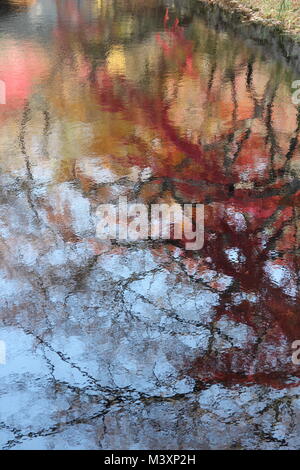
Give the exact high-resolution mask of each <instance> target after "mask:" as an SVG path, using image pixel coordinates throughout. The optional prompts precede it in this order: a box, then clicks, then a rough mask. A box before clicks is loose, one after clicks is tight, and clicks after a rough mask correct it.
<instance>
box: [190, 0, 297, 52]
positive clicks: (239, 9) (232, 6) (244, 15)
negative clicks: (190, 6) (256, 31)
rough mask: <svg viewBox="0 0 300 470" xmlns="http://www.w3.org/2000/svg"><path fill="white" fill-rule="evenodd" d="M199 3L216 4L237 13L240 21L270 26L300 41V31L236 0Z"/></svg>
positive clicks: (206, 0)
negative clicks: (287, 26) (287, 27)
mask: <svg viewBox="0 0 300 470" xmlns="http://www.w3.org/2000/svg"><path fill="white" fill-rule="evenodd" d="M198 1H199V2H200V3H207V4H208V5H216V6H218V7H220V8H222V9H223V10H226V11H228V12H233V13H236V14H238V16H239V18H240V21H241V22H244V23H245V22H246V23H256V24H260V25H263V26H266V27H268V26H269V27H271V28H272V29H275V30H277V32H280V33H281V34H284V35H286V36H289V37H290V38H291V39H293V40H294V41H297V42H299V43H300V31H296V30H293V29H286V27H285V25H284V23H283V22H282V21H280V20H277V19H275V18H266V17H265V16H264V15H263V13H262V12H260V11H259V10H258V9H254V8H253V9H252V8H249V7H245V5H243V4H241V3H240V2H239V1H238V0H198Z"/></svg>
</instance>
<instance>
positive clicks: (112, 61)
mask: <svg viewBox="0 0 300 470" xmlns="http://www.w3.org/2000/svg"><path fill="white" fill-rule="evenodd" d="M107 70H108V72H109V73H111V74H120V75H124V74H125V72H126V60H125V54H124V49H123V47H122V46H114V47H112V48H111V50H110V51H109V53H108V56H107Z"/></svg>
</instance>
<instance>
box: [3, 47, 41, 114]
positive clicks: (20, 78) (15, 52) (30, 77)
mask: <svg viewBox="0 0 300 470" xmlns="http://www.w3.org/2000/svg"><path fill="white" fill-rule="evenodd" d="M1 47H2V52H3V53H5V61H3V62H2V63H0V80H3V81H4V83H5V85H6V109H7V108H8V109H17V108H21V107H23V106H24V102H25V100H26V99H28V97H29V95H30V94H31V92H32V87H33V85H34V84H35V83H37V82H39V81H40V80H41V79H42V78H43V77H44V76H45V74H46V73H47V69H48V61H47V59H46V57H45V55H44V54H43V52H42V51H41V50H40V49H39V48H38V47H37V46H34V45H33V44H32V45H31V44H24V42H22V43H20V44H19V43H17V42H13V41H6V42H5V41H2V43H1Z"/></svg>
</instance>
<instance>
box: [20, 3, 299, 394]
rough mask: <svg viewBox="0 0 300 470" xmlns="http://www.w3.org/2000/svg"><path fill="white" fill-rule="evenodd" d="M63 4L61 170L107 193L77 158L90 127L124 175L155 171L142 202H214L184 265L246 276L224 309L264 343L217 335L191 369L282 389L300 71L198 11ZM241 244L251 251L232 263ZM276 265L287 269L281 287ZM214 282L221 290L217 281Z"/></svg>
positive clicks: (97, 147)
mask: <svg viewBox="0 0 300 470" xmlns="http://www.w3.org/2000/svg"><path fill="white" fill-rule="evenodd" d="M56 3H57V9H58V23H57V28H56V30H55V47H56V48H57V50H58V51H60V53H61V51H65V54H64V56H65V57H64V60H63V63H62V64H61V65H60V67H59V68H55V69H54V70H53V74H52V75H51V77H50V78H49V80H48V82H47V86H46V87H45V90H46V96H47V101H48V102H49V109H48V110H47V112H45V117H46V120H48V121H49V122H50V123H51V120H52V118H55V116H58V117H59V118H60V129H59V130H58V132H60V133H61V138H62V141H63V147H62V149H63V155H64V156H63V157H62V159H61V161H60V164H59V168H58V170H57V179H58V180H59V181H63V180H73V179H77V180H78V182H80V183H81V185H82V190H83V191H84V192H85V194H87V195H91V194H93V197H94V198H95V197H96V198H97V196H95V191H96V194H97V189H98V188H99V187H101V182H97V181H95V180H94V179H93V177H92V176H91V175H87V174H84V171H82V169H81V170H80V169H79V165H78V161H79V160H81V159H82V158H84V157H82V153H83V149H85V150H86V147H87V140H86V138H85V137H84V136H83V135H82V130H81V126H82V125H83V124H85V125H86V126H88V129H89V154H90V155H92V156H101V164H105V165H106V166H107V167H108V168H110V169H111V170H112V171H113V172H114V173H115V174H117V175H124V176H126V174H127V173H128V169H129V168H131V167H132V166H138V167H141V168H146V167H151V168H152V169H153V177H152V180H151V181H150V182H149V181H147V182H144V183H140V184H139V185H138V187H137V188H136V191H135V192H134V194H132V197H133V198H140V199H141V200H144V201H146V202H149V203H150V202H154V201H158V200H159V201H162V200H170V198H171V199H172V200H175V201H178V202H192V201H194V202H204V203H205V205H206V236H207V240H206V243H205V247H204V249H203V250H202V251H201V253H200V254H192V255H191V254H188V253H187V254H186V258H185V261H184V262H183V264H184V266H187V265H189V264H191V265H193V266H194V267H195V272H198V274H199V276H200V275H201V272H204V271H205V270H206V269H208V268H210V269H213V270H215V271H216V272H218V273H222V274H224V275H227V276H230V277H232V278H233V279H234V282H233V284H232V285H231V286H230V288H228V289H225V290H224V293H223V294H222V298H221V303H220V305H219V307H218V315H219V318H220V317H222V316H223V315H227V316H228V317H229V318H231V319H233V320H235V321H237V322H241V323H245V324H248V325H249V326H251V327H252V328H253V329H254V331H255V333H256V336H257V340H256V341H255V342H254V343H249V346H248V347H247V349H246V351H244V352H241V351H240V350H239V351H237V350H236V349H235V348H232V349H230V350H229V352H228V351H227V352H226V353H222V354H221V353H220V354H218V353H216V352H212V351H213V349H212V345H211V347H210V349H209V351H208V353H207V356H206V357H205V358H204V359H203V358H202V359H201V360H198V361H195V364H194V365H193V367H192V368H191V374H192V375H193V376H196V377H198V378H199V380H200V381H204V382H206V381H208V382H214V381H221V382H225V383H236V382H243V383H252V382H258V383H267V384H271V385H273V386H282V385H283V384H285V383H286V382H287V381H288V378H289V376H291V375H294V376H297V377H298V376H299V372H297V369H295V368H294V369H293V367H292V366H291V364H290V355H291V350H290V344H291V342H292V341H293V340H294V339H299V338H300V321H299V317H298V308H297V304H298V303H299V290H298V282H299V279H298V276H299V267H298V256H299V228H300V226H299V209H298V206H299V197H300V181H299V177H298V174H299V141H298V139H299V130H300V114H299V110H297V109H296V108H295V107H294V105H293V104H292V101H291V96H290V94H291V92H290V91H289V88H288V86H289V82H290V80H291V76H288V73H287V72H286V70H284V69H282V68H281V67H280V65H276V64H265V63H264V60H263V59H264V58H263V56H260V55H259V54H257V55H255V54H254V53H252V52H251V51H249V50H248V49H247V47H245V46H244V45H241V44H239V43H238V42H237V41H235V42H234V43H233V42H232V40H231V37H230V35H226V34H218V33H216V32H214V31H211V30H209V29H207V28H206V27H205V25H204V24H203V23H202V22H201V21H200V20H198V19H197V18H196V19H194V20H193V21H192V22H191V23H190V24H189V25H188V26H187V27H186V28H185V29H184V28H183V27H182V26H181V25H180V21H179V20H178V19H177V18H176V17H173V16H172V12H171V11H168V10H167V11H166V10H162V7H160V8H156V7H157V1H154V0H153V1H152V2H150V1H149V2H147V15H146V14H143V17H142V18H143V19H142V20H141V21H140V17H139V6H140V5H141V3H139V2H137V1H133V0H132V1H129V0H128V1H122V2H108V1H100V2H98V3H97V5H98V8H99V13H98V19H97V22H91V21H89V19H88V12H84V11H80V10H78V9H77V6H76V2H73V1H72V0H68V1H65V2H61V1H59V0H57V2H56ZM142 6H143V9H144V8H145V3H144V2H143V5H142ZM126 12H127V16H126V14H125V13H126ZM70 18H71V21H70ZM163 26H164V30H163V32H159V31H161V29H162V27H163ZM153 31H154V32H153ZM108 32H109V33H108ZM108 34H109V37H108ZM133 39H134V40H133ZM60 53H59V52H58V53H57V56H60ZM58 83H59V84H60V85H59V86H58ZM28 106H29V109H30V104H29V105H28ZM26 109H27V110H26V112H28V107H27V108H26ZM49 122H48V124H49ZM74 123H80V126H79V127H78V130H77V131H76V128H75V126H74ZM50 125H51V124H50ZM45 129H46V132H48V131H49V129H48V130H47V126H45ZM74 140H75V144H74ZM24 153H25V151H24ZM126 172H127V173H126ZM99 194H100V193H99ZM100 202H101V197H100V196H99V198H98V203H100ZM59 223H60V224H62V221H61V220H60V221H59ZM66 224H67V221H66ZM230 249H235V250H238V253H241V254H242V256H243V261H240V262H238V263H236V264H235V263H232V262H231V261H230V260H229V259H228V256H227V255H226V250H230ZM208 259H210V261H205V260H208ZM266 267H267V268H268V269H270V270H271V271H272V272H276V270H280V273H283V274H282V279H283V280H282V282H281V284H280V285H279V284H276V282H275V281H274V279H273V281H271V280H270V276H268V275H267V274H266ZM193 276H194V274H193ZM273 277H274V276H273ZM194 279H195V276H194ZM196 279H197V276H196ZM198 279H201V276H200V277H198ZM197 282H200V281H199V280H198V281H197ZM201 282H205V281H201ZM208 285H209V286H210V288H212V289H216V290H217V286H216V285H215V284H214V282H213V281H212V282H209V283H208ZM241 292H242V293H243V294H244V297H243V299H242V301H241V302H240V303H238V304H236V303H235V302H234V299H235V298H236V296H237V295H238V294H239V293H241ZM251 296H252V297H253V296H254V297H255V299H256V300H255V302H253V301H251V300H249V298H250V297H251ZM213 328H214V325H212V329H213ZM282 345H284V346H282Z"/></svg>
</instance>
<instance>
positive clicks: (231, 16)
mask: <svg viewBox="0 0 300 470" xmlns="http://www.w3.org/2000/svg"><path fill="white" fill-rule="evenodd" d="M194 1H195V3H196V4H198V5H199V8H200V11H201V14H202V15H203V17H204V18H205V19H206V22H207V24H208V25H210V26H212V27H218V28H219V27H221V28H224V30H227V31H231V32H232V33H233V34H236V35H237V36H240V37H241V38H242V39H243V40H244V41H246V42H247V43H249V44H256V45H257V46H258V47H262V48H263V50H264V51H265V52H266V53H267V54H268V55H270V56H272V57H273V58H275V59H276V60H278V61H279V62H282V63H284V64H285V65H286V66H288V67H290V68H291V69H292V70H293V73H294V74H295V77H296V78H298V77H299V78H300V37H299V35H298V36H297V35H292V34H290V33H287V32H286V31H284V30H283V29H282V28H281V27H280V25H278V24H277V23H278V22H272V21H269V22H267V21H266V20H265V19H260V20H258V16H257V11H255V12H254V13H253V14H254V16H252V14H251V16H250V12H249V10H248V9H247V8H245V7H244V6H243V8H241V7H240V3H239V2H238V1H234V0H194ZM245 10H246V11H245Z"/></svg>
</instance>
